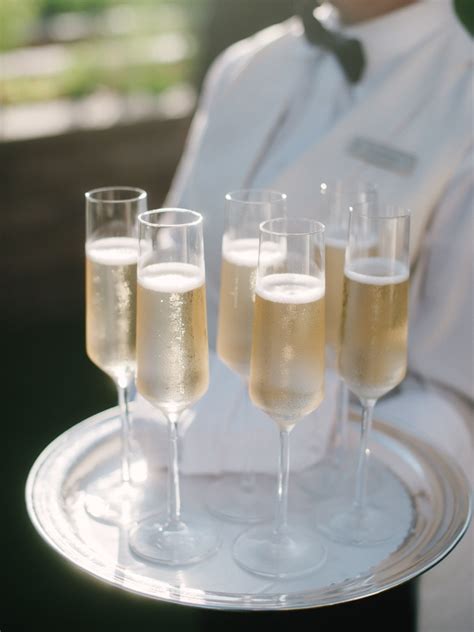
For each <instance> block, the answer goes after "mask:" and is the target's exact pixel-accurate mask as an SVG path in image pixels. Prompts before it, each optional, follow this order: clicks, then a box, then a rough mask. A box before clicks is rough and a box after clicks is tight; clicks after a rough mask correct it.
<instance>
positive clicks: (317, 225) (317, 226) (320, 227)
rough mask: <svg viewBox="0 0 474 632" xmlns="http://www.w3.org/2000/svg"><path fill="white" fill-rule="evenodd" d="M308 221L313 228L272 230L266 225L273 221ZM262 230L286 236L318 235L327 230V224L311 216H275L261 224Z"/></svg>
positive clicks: (268, 233)
mask: <svg viewBox="0 0 474 632" xmlns="http://www.w3.org/2000/svg"><path fill="white" fill-rule="evenodd" d="M282 221H285V222H307V223H308V225H309V226H311V228H310V229H309V230H302V231H299V230H272V229H270V228H268V227H267V226H266V224H270V223H271V222H282ZM259 228H260V232H261V233H265V234H266V235H278V236H280V237H285V236H294V237H298V236H301V237H302V236H303V235H317V234H322V233H324V231H325V228H326V227H325V225H324V224H323V223H322V222H318V220H316V219H311V218H310V217H273V218H271V219H266V220H264V221H263V222H261V223H260V225H259Z"/></svg>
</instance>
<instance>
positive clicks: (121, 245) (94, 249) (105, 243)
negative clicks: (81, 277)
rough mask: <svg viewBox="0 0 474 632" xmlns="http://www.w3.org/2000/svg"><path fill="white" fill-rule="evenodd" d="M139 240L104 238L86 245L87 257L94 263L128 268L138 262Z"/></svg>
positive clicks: (131, 238)
mask: <svg viewBox="0 0 474 632" xmlns="http://www.w3.org/2000/svg"><path fill="white" fill-rule="evenodd" d="M137 255H138V240H137V239H135V238H133V237H103V238H102V239H96V240H95V241H90V242H88V243H87V244H86V256H87V257H88V258H89V259H90V260H91V261H93V262H94V263H100V264H102V265H108V266H127V265H132V264H134V263H136V262H137Z"/></svg>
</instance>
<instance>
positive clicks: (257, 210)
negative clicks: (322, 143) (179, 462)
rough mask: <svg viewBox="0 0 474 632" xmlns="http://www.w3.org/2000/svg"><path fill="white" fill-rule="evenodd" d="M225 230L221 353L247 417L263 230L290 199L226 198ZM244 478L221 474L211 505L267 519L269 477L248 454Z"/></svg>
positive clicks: (232, 514) (230, 514) (229, 514)
mask: <svg viewBox="0 0 474 632" xmlns="http://www.w3.org/2000/svg"><path fill="white" fill-rule="evenodd" d="M225 201H226V211H227V226H226V230H225V233H224V236H223V240H222V268H221V289H220V306H219V322H218V333H217V353H218V355H219V357H220V358H221V360H222V361H223V362H224V363H225V364H226V365H227V366H228V367H229V368H230V369H231V370H232V371H234V372H235V373H237V375H239V377H240V378H241V379H242V386H243V392H242V395H241V397H240V402H239V403H240V414H241V415H246V414H248V409H249V407H250V402H249V398H248V384H247V383H248V377H249V371H250V351H251V345H252V321H253V310H254V302H255V279H256V274H257V263H258V249H259V226H260V224H261V222H263V221H264V220H266V219H270V218H271V217H276V216H284V215H285V214H286V195H285V194H284V193H278V192H277V191H269V190H265V189H246V190H242V191H234V192H232V193H227V195H226V196H225ZM266 247H267V249H266V250H265V251H264V252H262V255H261V257H262V265H263V263H264V259H265V261H266V262H267V263H269V264H273V265H276V263H277V259H278V257H280V261H281V252H280V251H279V250H278V249H277V248H275V247H274V244H272V243H270V242H267V243H266ZM245 454H246V462H245V464H244V467H243V470H244V471H243V472H242V473H241V474H231V473H225V474H223V475H222V476H221V477H220V478H219V479H218V480H217V481H216V482H215V483H213V484H212V485H211V486H210V489H209V495H208V506H209V509H210V510H211V511H212V513H214V514H216V515H217V516H219V517H220V518H224V519H228V520H234V521H239V522H257V521H259V520H262V519H264V518H265V517H266V516H268V515H269V513H270V511H271V507H270V505H269V503H268V502H267V495H266V493H265V492H266V491H267V490H268V489H269V486H270V485H271V479H269V477H268V476H265V475H258V476H257V474H255V473H254V472H252V471H251V468H250V464H249V462H248V459H249V450H246V452H245Z"/></svg>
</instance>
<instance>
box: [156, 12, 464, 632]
mask: <svg viewBox="0 0 474 632" xmlns="http://www.w3.org/2000/svg"><path fill="white" fill-rule="evenodd" d="M300 6H301V15H300V16H299V17H294V18H291V19H290V20H288V21H286V22H284V23H282V24H279V25H276V26H272V27H270V28H268V29H266V30H264V31H262V32H260V33H257V34H256V35H254V36H253V37H251V38H249V39H246V40H244V41H242V42H239V43H237V44H235V45H233V46H231V47H230V48H229V49H227V50H226V51H225V52H224V53H223V54H222V55H221V56H220V57H219V58H218V59H217V60H216V61H215V62H214V64H213V66H212V68H211V70H210V72H209V73H208V76H207V78H206V81H205V85H204V91H203V95H202V97H201V101H200V105H199V108H198V111H197V113H196V115H195V118H194V121H193V124H192V128H191V132H190V136H189V139H188V143H187V146H186V150H185V153H184V156H183V159H182V161H181V164H180V166H179V169H178V172H177V174H176V177H175V180H174V182H173V186H172V189H171V192H170V194H169V198H168V205H172V206H182V207H188V208H194V209H197V210H199V211H201V212H203V213H204V216H205V249H206V270H207V292H208V301H209V306H208V317H209V334H210V340H211V344H213V342H214V340H215V333H216V315H217V310H218V295H219V270H220V255H221V239H222V233H223V230H224V205H223V199H224V195H225V193H226V192H228V191H231V190H235V189H240V188H249V187H252V188H270V189H276V190H280V191H284V192H285V193H287V194H288V199H289V202H290V207H289V214H290V215H291V214H303V215H308V214H310V213H312V212H316V211H315V205H316V204H317V199H318V192H319V183H320V181H321V179H322V177H324V178H329V179H331V178H333V179H336V178H344V179H359V180H364V181H370V182H374V183H376V184H377V186H378V189H379V191H380V192H381V194H382V197H383V198H384V199H386V200H388V201H393V202H394V203H396V204H397V205H400V206H405V207H408V208H410V209H411V210H412V228H411V265H412V270H411V296H410V344H409V374H408V378H407V379H406V380H405V382H404V384H403V385H402V388H401V389H400V392H399V393H398V394H397V395H395V396H393V397H391V398H389V399H388V400H387V401H386V402H383V401H382V402H381V403H380V404H379V405H378V407H377V410H378V415H379V416H380V418H383V419H386V420H388V421H393V422H394V423H396V424H397V425H398V426H400V427H402V426H403V427H404V429H405V430H408V431H410V432H414V433H417V434H418V435H420V436H422V437H423V438H424V439H426V440H428V441H431V442H433V443H435V444H436V445H437V446H438V447H439V448H440V449H442V450H446V451H448V452H450V454H451V455H452V456H454V457H455V458H456V460H457V461H458V463H460V465H461V466H462V467H464V469H465V470H466V471H467V472H469V471H470V470H471V468H472V466H471V465H470V445H471V435H470V430H469V428H468V426H469V424H470V423H472V384H473V367H472V333H471V327H472V275H471V271H472V236H473V231H472V211H473V208H474V204H473V203H474V184H473V174H472V169H473V164H474V149H473V137H472V136H473V135H472V120H471V117H472V106H473V103H472V85H473V76H472V43H471V40H470V38H469V35H468V34H467V31H465V29H464V28H463V26H462V25H461V23H460V22H459V20H458V18H457V17H456V15H455V13H454V11H453V7H452V4H451V2H450V0H418V1H416V0H332V3H331V5H329V4H327V3H325V4H323V5H321V6H320V7H319V8H318V9H317V10H316V12H315V15H313V8H314V3H313V4H312V5H311V3H310V2H302V3H301V5H300ZM337 10H338V11H337ZM316 18H317V19H316ZM471 533H472V529H471ZM470 539H471V538H470V534H468V537H467V538H465V541H464V542H463V543H462V544H461V545H460V547H458V549H457V550H456V551H455V552H454V553H453V554H452V555H450V556H449V557H448V558H447V560H445V562H443V563H442V564H440V565H439V567H438V568H437V569H434V570H433V571H431V572H429V573H427V574H426V575H425V576H424V577H423V579H422V589H421V604H420V606H421V608H420V625H421V629H422V630H430V632H431V630H438V629H439V630H444V629H445V630H448V629H449V630H452V631H453V632H458V631H459V632H464V630H467V629H468V628H467V627H466V621H468V618H469V610H470V608H471V603H470V602H471V596H470V591H471V587H472V577H471V579H469V578H468V577H467V575H466V573H467V572H468V571H467V569H466V562H467V563H468V564H469V561H472V551H471V552H469V550H466V549H467V547H468V546H469V540H470ZM462 549H464V551H462ZM462 560H464V564H462ZM460 561H461V563H460ZM463 573H464V575H463ZM460 575H461V577H459V576H460ZM454 577H458V579H460V581H452V579H453V578H454ZM443 578H444V579H443ZM463 584H464V585H463ZM436 591H439V594H438V593H437V592H436ZM440 599H441V600H442V602H443V604H444V606H445V607H442V606H441V604H440V602H439V600H440ZM471 613H472V611H471ZM443 616H449V621H446V622H444V619H443ZM471 616H472V614H471ZM453 617H454V619H453ZM456 617H458V620H456ZM466 617H467V618H466ZM469 623H471V624H472V621H471V622H469ZM443 626H445V627H443ZM463 626H464V627H463Z"/></svg>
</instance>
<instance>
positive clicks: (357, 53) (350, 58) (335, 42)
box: [298, 0, 365, 83]
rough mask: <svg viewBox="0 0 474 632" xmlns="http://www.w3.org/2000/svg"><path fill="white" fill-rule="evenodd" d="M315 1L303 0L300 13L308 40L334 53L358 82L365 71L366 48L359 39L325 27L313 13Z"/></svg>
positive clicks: (350, 78) (345, 72)
mask: <svg viewBox="0 0 474 632" xmlns="http://www.w3.org/2000/svg"><path fill="white" fill-rule="evenodd" d="M314 6H315V3H314V1H313V2H312V1H311V0H310V1H309V2H308V0H303V2H301V3H300V6H299V9H298V13H299V15H300V17H301V19H302V21H303V25H304V34H305V36H306V39H307V40H308V42H311V43H312V44H315V45H316V46H320V47H321V48H324V49H325V50H328V51H329V52H331V53H333V54H334V55H335V56H336V59H337V61H338V62H339V63H340V64H341V67H342V69H343V71H344V74H345V75H346V78H347V80H348V81H350V82H351V83H357V82H358V81H359V79H361V77H362V75H363V73H364V66H365V56H364V49H363V48H362V44H361V43H360V42H359V40H356V39H352V38H349V37H345V36H344V35H341V33H336V32H335V31H330V30H328V29H327V28H325V27H324V26H323V25H322V24H321V22H319V21H318V20H317V19H316V18H315V17H314V15H313V10H314Z"/></svg>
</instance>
